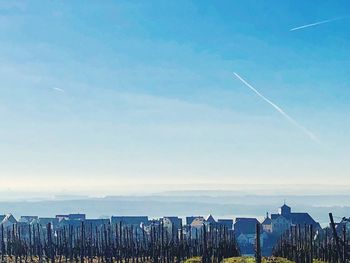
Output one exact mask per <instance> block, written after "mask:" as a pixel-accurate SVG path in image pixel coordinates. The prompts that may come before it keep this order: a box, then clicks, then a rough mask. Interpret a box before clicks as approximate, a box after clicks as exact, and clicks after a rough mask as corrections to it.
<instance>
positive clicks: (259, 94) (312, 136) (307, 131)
mask: <svg viewBox="0 0 350 263" xmlns="http://www.w3.org/2000/svg"><path fill="white" fill-rule="evenodd" d="M233 74H234V75H235V76H236V77H237V78H238V79H239V80H240V81H241V82H243V84H244V85H246V86H247V87H248V88H250V89H251V90H252V91H253V92H254V93H255V94H257V95H258V96H259V97H260V98H262V99H263V100H264V101H266V102H267V103H268V104H270V105H271V106H272V107H273V108H275V110H277V111H278V112H279V113H280V114H282V116H283V117H285V118H286V119H287V120H288V121H289V122H290V123H291V124H293V125H294V126H295V127H297V128H298V129H300V130H302V131H303V132H304V133H305V134H306V135H307V136H308V137H309V138H310V139H311V140H313V141H314V142H319V140H318V139H317V137H316V136H315V135H314V134H313V133H312V132H311V131H309V130H308V129H306V128H305V127H304V126H302V125H300V124H299V123H298V122H297V121H295V120H294V119H293V118H292V117H290V116H289V115H288V114H287V113H286V112H285V111H284V110H282V109H281V108H280V107H279V106H277V105H276V104H275V103H273V102H272V101H271V100H269V99H268V98H266V97H265V96H264V95H263V94H261V93H260V92H259V91H258V90H257V89H255V88H254V87H253V86H252V85H250V84H249V83H248V82H247V81H245V80H244V79H243V78H242V77H241V76H240V75H238V73H236V72H233Z"/></svg>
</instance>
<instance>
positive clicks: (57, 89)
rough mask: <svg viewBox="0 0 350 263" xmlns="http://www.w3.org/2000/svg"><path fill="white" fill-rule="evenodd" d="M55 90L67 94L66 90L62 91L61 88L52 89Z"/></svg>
mask: <svg viewBox="0 0 350 263" xmlns="http://www.w3.org/2000/svg"><path fill="white" fill-rule="evenodd" d="M52 89H53V90H56V91H59V92H65V91H64V89H60V88H56V87H55V88H52Z"/></svg>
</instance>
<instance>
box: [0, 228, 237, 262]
mask: <svg viewBox="0 0 350 263" xmlns="http://www.w3.org/2000/svg"><path fill="white" fill-rule="evenodd" d="M172 229H174V228H172ZM209 230H210V231H207V230H206V228H203V230H202V231H196V232H194V235H193V236H192V235H185V234H184V233H183V231H182V230H180V231H172V232H169V231H168V229H166V228H165V227H164V226H163V225H162V224H160V225H155V226H151V227H150V228H149V229H148V230H147V231H146V230H145V229H144V228H139V227H133V226H126V225H123V224H121V223H120V224H116V225H114V226H112V225H111V224H108V225H103V226H102V227H93V226H92V225H85V224H84V222H81V225H80V226H79V227H72V226H71V227H68V228H65V227H64V228H62V229H58V230H55V231H54V230H53V229H52V226H51V224H50V223H49V224H48V225H47V226H46V227H42V226H40V225H29V226H21V225H13V226H12V227H11V228H7V229H4V227H3V226H2V227H1V239H0V242H1V244H0V248H1V250H0V251H1V260H2V262H34V261H36V262H85V261H86V262H120V263H122V262H123V263H124V262H132V263H138V262H159V263H163V262H164V263H165V262H183V261H184V260H186V259H188V258H192V257H196V256H200V257H201V258H202V262H213V261H215V262H221V261H222V259H223V258H228V257H233V256H238V255H239V250H238V248H237V245H236V242H235V238H234V236H233V233H232V232H229V231H228V230H227V229H226V228H225V227H222V226H220V227H218V228H213V227H211V228H210V229H209Z"/></svg>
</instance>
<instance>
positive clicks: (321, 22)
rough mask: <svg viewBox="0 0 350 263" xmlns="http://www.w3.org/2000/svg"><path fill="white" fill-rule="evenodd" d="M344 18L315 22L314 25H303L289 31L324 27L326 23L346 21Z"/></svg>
mask: <svg viewBox="0 0 350 263" xmlns="http://www.w3.org/2000/svg"><path fill="white" fill-rule="evenodd" d="M344 18H345V17H337V18H333V19H327V20H323V21H319V22H315V23H312V24H307V25H303V26H298V27H294V28H292V29H290V30H289V31H295V30H299V29H304V28H307V27H312V26H318V25H322V24H325V23H329V22H333V21H336V20H340V19H344Z"/></svg>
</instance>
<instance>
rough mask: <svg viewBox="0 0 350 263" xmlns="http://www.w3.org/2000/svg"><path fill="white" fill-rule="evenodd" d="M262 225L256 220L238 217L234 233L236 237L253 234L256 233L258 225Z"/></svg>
mask: <svg viewBox="0 0 350 263" xmlns="http://www.w3.org/2000/svg"><path fill="white" fill-rule="evenodd" d="M257 224H260V222H259V221H258V219H256V218H244V217H237V218H236V221H235V224H234V231H235V233H236V235H239V234H241V233H243V234H253V233H255V232H256V225H257Z"/></svg>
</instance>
